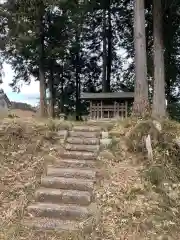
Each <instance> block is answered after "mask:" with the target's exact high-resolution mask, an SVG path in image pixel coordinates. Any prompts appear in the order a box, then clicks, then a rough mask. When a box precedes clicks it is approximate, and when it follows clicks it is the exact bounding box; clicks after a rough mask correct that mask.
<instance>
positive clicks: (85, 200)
mask: <svg viewBox="0 0 180 240" xmlns="http://www.w3.org/2000/svg"><path fill="white" fill-rule="evenodd" d="M35 198H36V201H37V202H51V203H66V204H77V205H84V206H87V205H89V204H90V203H91V199H92V194H90V193H89V192H87V191H77V190H62V189H51V188H40V189H38V190H37V191H36V192H35Z"/></svg>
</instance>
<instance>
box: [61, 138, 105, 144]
mask: <svg viewBox="0 0 180 240" xmlns="http://www.w3.org/2000/svg"><path fill="white" fill-rule="evenodd" d="M66 142H67V143H71V144H85V145H98V144H99V143H100V141H99V139H98V138H77V137H68V138H67V140H66Z"/></svg>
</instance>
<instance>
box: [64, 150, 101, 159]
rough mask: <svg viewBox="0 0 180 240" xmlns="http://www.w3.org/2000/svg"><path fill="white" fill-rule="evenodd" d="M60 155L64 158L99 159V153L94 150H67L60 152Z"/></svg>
mask: <svg viewBox="0 0 180 240" xmlns="http://www.w3.org/2000/svg"><path fill="white" fill-rule="evenodd" d="M60 156H61V157H62V158H68V159H69V158H71V159H77V160H80V159H82V160H96V159H97V153H94V152H80V151H67V150H65V151H64V152H63V151H62V152H60Z"/></svg>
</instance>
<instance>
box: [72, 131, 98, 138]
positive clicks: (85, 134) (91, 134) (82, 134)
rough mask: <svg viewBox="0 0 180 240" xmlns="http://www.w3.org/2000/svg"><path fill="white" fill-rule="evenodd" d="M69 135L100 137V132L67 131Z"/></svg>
mask: <svg viewBox="0 0 180 240" xmlns="http://www.w3.org/2000/svg"><path fill="white" fill-rule="evenodd" d="M69 136H70V137H77V138H98V137H100V133H98V132H84V131H69Z"/></svg>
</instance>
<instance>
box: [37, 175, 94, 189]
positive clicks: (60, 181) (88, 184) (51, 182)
mask: <svg viewBox="0 0 180 240" xmlns="http://www.w3.org/2000/svg"><path fill="white" fill-rule="evenodd" d="M41 186H42V187H46V188H56V189H68V190H79V191H89V192H92V191H93V187H94V181H93V180H88V179H76V178H62V177H61V178H60V177H48V176H46V177H43V178H42V179H41Z"/></svg>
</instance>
